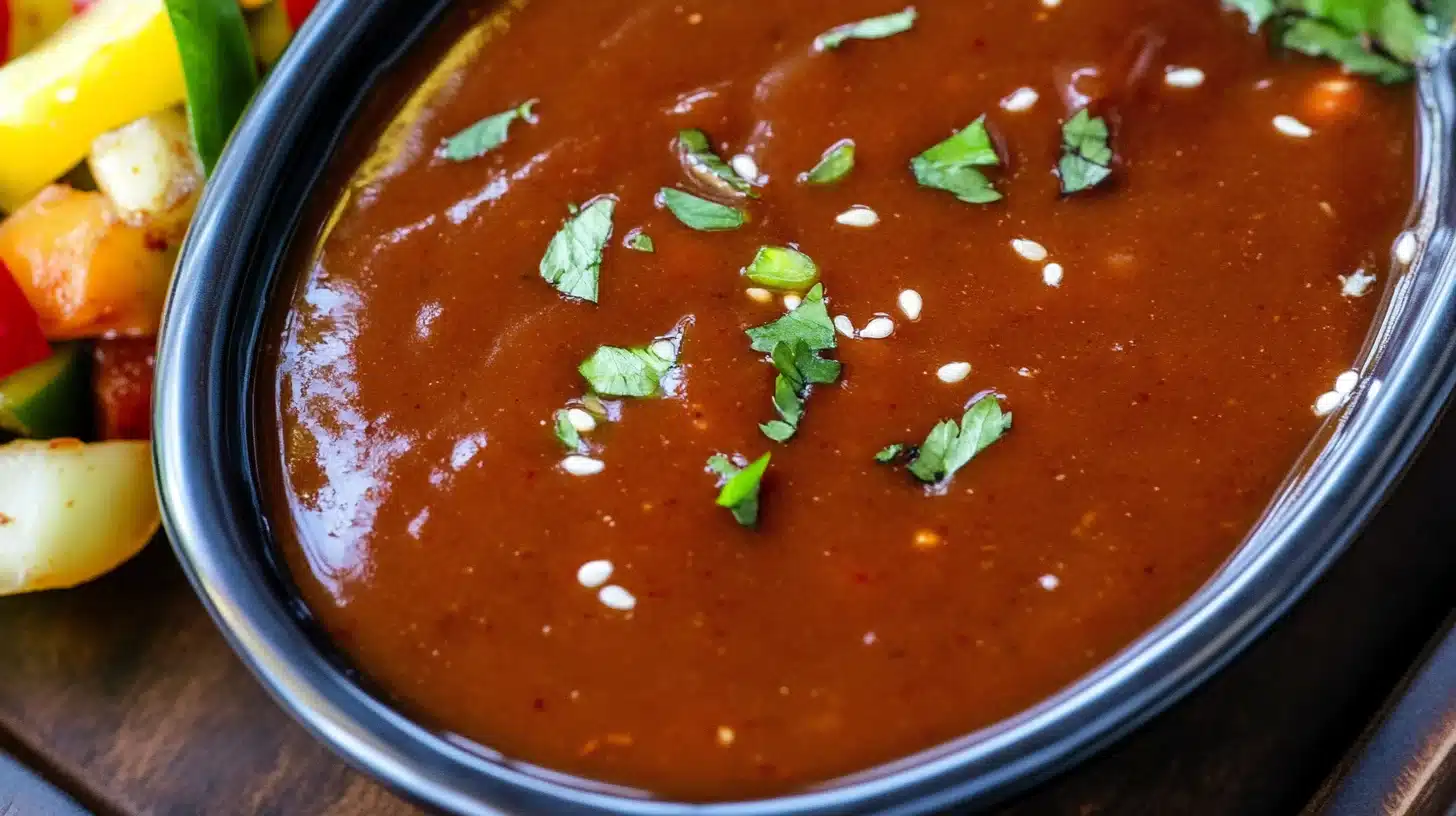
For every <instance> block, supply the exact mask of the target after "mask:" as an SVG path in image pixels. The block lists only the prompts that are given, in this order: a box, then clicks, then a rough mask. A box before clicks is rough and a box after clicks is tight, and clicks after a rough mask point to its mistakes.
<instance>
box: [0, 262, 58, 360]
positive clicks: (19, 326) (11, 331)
mask: <svg viewBox="0 0 1456 816" xmlns="http://www.w3.org/2000/svg"><path fill="white" fill-rule="evenodd" d="M49 356H51V347H50V344H48V343H46V339H45V333H44V332H43V331H41V328H40V316H39V315H37V314H36V313H35V307H33V306H31V305H30V301H28V300H26V299H25V293H24V292H22V291H20V285H19V284H17V283H16V282H15V278H13V277H11V275H10V270H9V269H7V268H6V266H5V264H4V262H0V377H8V376H10V375H11V374H14V373H15V372H17V371H19V370H20V369H22V368H25V367H26V366H31V365H35V364H36V363H38V362H40V361H41V360H44V359H45V358H47V357H49Z"/></svg>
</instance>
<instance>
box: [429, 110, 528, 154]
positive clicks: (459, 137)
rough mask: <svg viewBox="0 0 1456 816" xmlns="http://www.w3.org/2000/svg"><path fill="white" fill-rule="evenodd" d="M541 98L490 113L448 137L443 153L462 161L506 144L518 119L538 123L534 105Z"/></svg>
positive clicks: (441, 151)
mask: <svg viewBox="0 0 1456 816" xmlns="http://www.w3.org/2000/svg"><path fill="white" fill-rule="evenodd" d="M538 101H539V100H536V99H528V100H526V101H525V102H522V103H521V104H520V105H518V106H516V107H515V108H512V109H511V110H508V111H506V112H504V113H497V114H495V115H493V116H487V117H485V118H484V119H481V120H480V121H479V122H476V123H475V124H473V125H471V126H470V127H468V128H466V129H464V130H462V131H460V132H459V133H457V134H455V135H454V136H451V137H450V138H448V139H446V140H445V145H444V147H443V148H441V150H440V155H442V156H444V157H445V158H447V159H449V160H450V161H455V162H461V161H469V160H470V159H478V158H480V157H481V156H484V155H485V154H487V153H489V152H490V151H492V150H495V149H496V148H497V147H500V146H501V145H503V144H505V143H506V137H508V136H509V135H510V132H511V124H512V123H514V122H515V121H516V120H517V119H521V120H524V121H526V122H530V123H535V121H536V117H535V116H533V115H532V114H531V108H532V106H534V105H535V104H536V103H537V102H538Z"/></svg>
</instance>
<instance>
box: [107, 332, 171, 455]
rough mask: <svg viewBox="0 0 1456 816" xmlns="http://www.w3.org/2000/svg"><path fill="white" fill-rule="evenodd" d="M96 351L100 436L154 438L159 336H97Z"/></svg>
mask: <svg viewBox="0 0 1456 816" xmlns="http://www.w3.org/2000/svg"><path fill="white" fill-rule="evenodd" d="M92 354H93V356H92V360H93V361H94V363H95V365H93V366H92V368H91V387H92V391H93V392H94V394H95V399H96V436H97V438H98V439H101V440H103V441H104V440H107V439H141V440H145V439H150V438H151V436H152V375H153V373H154V372H155V370H156V367H157V340H156V338H154V337H138V338H118V339H115V340H97V341H96V348H95V350H94V352H93V353H92Z"/></svg>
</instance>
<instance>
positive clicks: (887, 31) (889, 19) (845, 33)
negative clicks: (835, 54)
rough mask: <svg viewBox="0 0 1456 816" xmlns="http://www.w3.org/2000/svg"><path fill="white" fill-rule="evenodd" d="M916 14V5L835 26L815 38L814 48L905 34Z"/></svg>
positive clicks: (833, 46)
mask: <svg viewBox="0 0 1456 816" xmlns="http://www.w3.org/2000/svg"><path fill="white" fill-rule="evenodd" d="M916 16H917V15H916V13H915V7H914V6H911V7H909V8H906V9H905V10H904V11H897V12H895V13H894V14H886V15H884V16H881V17H871V18H869V19H868V20H860V21H858V22H854V23H845V24H844V25H841V26H835V27H834V28H831V29H829V30H828V31H826V32H824V33H823V34H820V35H819V36H818V37H815V38H814V50H815V51H830V50H833V49H835V48H838V47H839V46H841V45H843V44H844V43H845V42H846V41H848V40H881V39H884V38H885V37H893V36H894V35H896V34H903V33H904V32H906V31H909V30H910V29H911V28H912V27H914V25H915V18H916Z"/></svg>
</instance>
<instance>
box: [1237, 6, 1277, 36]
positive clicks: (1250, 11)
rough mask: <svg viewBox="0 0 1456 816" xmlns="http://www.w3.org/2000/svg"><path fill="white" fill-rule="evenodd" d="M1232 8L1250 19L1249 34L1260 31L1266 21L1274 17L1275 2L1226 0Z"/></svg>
mask: <svg viewBox="0 0 1456 816" xmlns="http://www.w3.org/2000/svg"><path fill="white" fill-rule="evenodd" d="M1224 2H1225V3H1226V4H1227V5H1228V6H1229V7H1231V8H1234V9H1237V10H1239V11H1242V12H1243V13H1244V14H1245V15H1247V16H1248V18H1249V33H1251V34H1252V33H1253V32H1255V31H1258V30H1259V27H1260V26H1262V25H1264V21H1265V20H1268V19H1269V18H1270V17H1272V16H1274V3H1275V0H1224Z"/></svg>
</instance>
